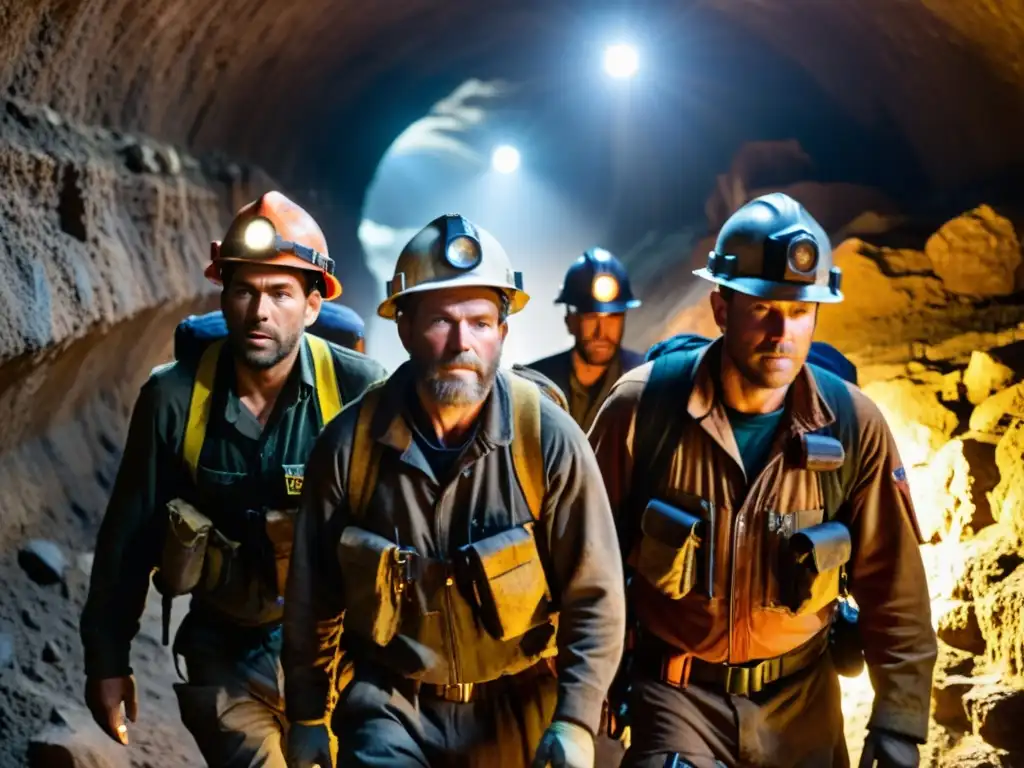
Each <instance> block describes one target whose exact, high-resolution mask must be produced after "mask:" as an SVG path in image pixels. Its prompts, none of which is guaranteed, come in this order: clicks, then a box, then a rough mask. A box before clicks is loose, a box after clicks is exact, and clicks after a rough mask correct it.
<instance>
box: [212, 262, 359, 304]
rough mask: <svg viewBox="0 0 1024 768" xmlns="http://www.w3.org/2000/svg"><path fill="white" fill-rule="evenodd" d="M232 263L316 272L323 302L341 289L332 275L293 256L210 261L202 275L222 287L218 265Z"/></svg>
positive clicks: (333, 296) (331, 299)
mask: <svg viewBox="0 0 1024 768" xmlns="http://www.w3.org/2000/svg"><path fill="white" fill-rule="evenodd" d="M229 261H230V262H233V263H235V264H262V265H265V266H268V267H282V268H285V269H301V270H302V271H303V272H316V273H317V274H319V275H320V276H321V277H322V278H323V279H324V283H325V285H326V289H327V293H326V294H324V301H333V300H334V299H336V298H338V297H339V296H341V292H342V288H341V281H340V280H338V278H336V277H335V276H334V275H331V274H328V273H327V272H324V271H323V270H322V269H319V268H317V267H314V266H313V265H312V264H310V263H309V262H308V261H303V260H302V259H300V258H298V257H295V256H281V257H279V258H276V259H260V260H256V259H233V258H219V259H217V260H216V261H211V262H210V263H209V264H207V265H206V269H205V270H204V272H203V275H204V276H205V277H206V279H207V280H209V281H210V282H211V283H213V284H214V285H223V280H222V279H221V273H220V265H221V264H224V263H226V262H229Z"/></svg>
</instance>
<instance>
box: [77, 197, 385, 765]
mask: <svg viewBox="0 0 1024 768" xmlns="http://www.w3.org/2000/svg"><path fill="white" fill-rule="evenodd" d="M205 274H206V276H207V277H208V278H209V279H210V280H212V281H213V282H214V283H216V284H220V285H222V291H221V297H220V299H221V301H220V303H221V309H222V311H223V315H224V320H225V322H226V324H227V330H228V334H227V338H226V339H218V340H216V341H214V342H212V343H211V344H209V346H207V347H206V348H205V349H204V350H202V352H201V353H200V354H197V355H192V356H190V355H185V356H183V357H182V358H181V359H179V360H177V361H176V362H174V363H172V364H169V365H166V366H162V367H160V368H158V369H157V370H155V371H154V373H153V374H152V375H151V377H150V379H149V380H148V381H147V382H146V384H145V385H144V386H143V387H142V391H141V393H140V395H139V398H138V401H137V402H136V404H135V409H134V412H133V414H132V418H131V424H130V426H129V431H128V440H127V444H126V446H125V451H124V458H123V459H122V462H121V466H120V469H119V471H118V474H117V479H116V482H115V485H114V489H113V493H112V495H111V498H110V502H109V505H108V507H107V511H106V515H105V516H104V519H103V523H102V526H101V527H100V531H99V539H98V541H97V545H96V556H95V560H94V563H93V568H92V577H91V583H90V587H89V596H88V599H87V601H86V605H85V609H84V610H83V612H82V618H81V636H82V643H83V645H84V650H85V671H86V684H85V698H86V702H87V703H88V706H89V709H90V711H91V712H92V715H93V717H94V718H95V719H96V722H97V723H98V724H99V725H100V727H101V728H102V729H103V730H104V731H106V732H107V733H108V734H109V735H110V736H111V737H112V738H115V739H118V740H119V741H122V742H124V743H127V728H126V726H125V724H124V723H123V722H122V721H121V713H120V709H121V706H122V704H123V705H124V707H125V710H126V712H127V716H128V719H130V720H132V721H134V720H135V718H136V716H137V713H138V709H139V707H138V696H137V693H136V683H135V678H134V676H133V674H132V668H131V665H130V664H129V649H130V646H131V642H132V639H133V637H134V636H135V634H136V633H137V632H138V630H139V621H140V617H141V615H142V612H143V608H144V605H145V602H146V596H147V593H148V590H149V582H150V573H151V572H152V571H153V570H154V568H155V569H157V570H156V574H155V576H154V583H155V584H156V585H157V587H158V588H159V589H160V590H161V592H162V593H163V594H164V598H165V600H164V604H165V626H164V633H165V637H164V643H165V644H166V643H167V642H168V637H167V631H168V627H167V614H169V610H168V608H169V600H170V599H171V598H173V597H174V596H176V595H184V594H191V595H192V599H191V605H190V609H189V612H188V614H187V616H186V617H185V619H184V621H183V622H182V624H181V626H180V628H179V630H178V632H177V634H176V636H175V640H174V646H173V650H174V655H175V661H176V663H177V661H178V657H179V655H180V657H182V658H183V659H184V661H185V667H186V670H187V682H182V683H179V684H176V685H175V691H176V693H177V696H178V703H179V706H180V711H181V718H182V721H183V722H184V724H185V726H186V727H187V728H188V729H189V731H191V733H192V735H193V736H194V737H195V740H196V743H197V744H198V746H199V750H200V751H201V752H202V754H203V756H204V758H205V759H206V760H207V762H208V763H209V764H210V765H211V766H223V767H228V766H231V767H237V768H242V766H277V767H283V766H284V765H285V762H284V753H283V748H282V728H283V723H284V722H285V720H284V700H283V696H284V691H283V689H282V678H283V674H282V672H281V665H280V650H281V644H282V629H281V617H282V612H283V605H282V603H283V598H282V595H283V594H284V590H285V579H286V577H287V567H288V559H289V555H290V552H291V548H292V535H293V528H294V514H295V510H296V508H297V507H298V502H299V498H300V495H301V491H302V483H303V476H304V469H305V464H306V459H307V457H308V455H309V452H310V451H311V450H312V447H313V443H314V441H315V439H316V436H317V435H318V434H319V433H320V430H321V429H322V428H323V426H324V424H326V423H327V422H329V421H330V420H331V419H332V418H333V417H334V416H335V415H337V413H338V412H339V410H340V409H341V407H342V405H343V404H345V403H347V402H350V401H352V400H355V399H356V398H357V397H358V396H359V395H360V394H362V392H363V391H364V390H365V389H366V388H367V387H368V386H369V385H370V384H371V383H372V382H374V381H376V380H378V379H381V378H383V377H384V376H386V371H385V370H384V369H383V368H382V367H381V366H380V365H379V364H377V363H375V362H374V361H372V360H370V359H369V358H367V357H365V356H363V355H361V354H359V353H358V352H354V351H351V350H348V349H344V348H342V347H339V346H336V345H334V344H331V343H329V342H326V341H324V340H322V339H320V338H318V337H315V336H312V335H310V334H307V333H305V329H306V328H308V327H309V326H310V325H312V324H313V322H314V321H315V320H316V319H317V315H318V313H319V312H320V308H321V302H323V301H324V300H331V299H334V298H336V297H337V296H338V295H339V294H340V293H341V283H340V282H339V281H338V279H337V278H336V277H335V276H334V262H333V261H332V260H331V259H330V258H329V257H328V255H327V244H326V242H325V240H324V236H323V233H322V232H321V230H320V228H319V226H318V225H317V224H316V222H315V221H314V220H313V218H312V217H311V216H310V215H309V214H308V213H307V212H306V211H304V210H303V209H302V208H300V207H299V206H298V205H296V204H295V203H294V202H292V201H291V200H289V199H288V198H287V197H285V196H284V195H282V194H280V193H278V192H268V193H266V194H264V195H262V196H260V197H259V198H258V199H257V200H255V201H254V202H251V203H249V204H248V205H246V206H244V207H243V208H242V209H241V210H240V211H239V212H238V214H237V215H236V216H235V218H234V220H233V221H232V222H231V224H230V226H229V227H228V230H227V234H226V236H225V238H224V241H223V242H215V243H213V244H212V247H211V262H210V264H209V266H208V267H207V269H206V273H205ZM183 679H184V678H183Z"/></svg>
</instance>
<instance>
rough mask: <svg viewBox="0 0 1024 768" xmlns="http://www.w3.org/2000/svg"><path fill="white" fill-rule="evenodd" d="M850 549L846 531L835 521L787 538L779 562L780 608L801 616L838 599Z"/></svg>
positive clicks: (844, 527)
mask: <svg viewBox="0 0 1024 768" xmlns="http://www.w3.org/2000/svg"><path fill="white" fill-rule="evenodd" d="M852 549H853V547H852V543H851V541H850V531H849V529H848V528H847V527H846V526H845V525H843V524H842V523H840V522H836V521H831V522H828V523H821V524H820V525H815V526H812V527H810V528H804V529H802V530H799V531H797V532H796V533H794V534H793V535H792V536H790V537H789V539H788V540H787V541H786V542H785V545H784V552H783V553H782V557H781V558H780V567H781V569H782V573H781V574H780V588H781V590H782V594H781V602H782V604H783V605H785V606H786V607H787V608H788V609H789V610H790V611H792V612H793V614H794V615H796V616H800V615H804V614H808V613H816V612H817V611H819V610H821V609H822V608H824V607H825V606H826V605H828V604H830V603H831V602H833V601H834V600H835V599H836V598H837V597H839V578H840V573H841V570H842V566H844V565H846V563H848V562H849V561H850V554H851V552H852Z"/></svg>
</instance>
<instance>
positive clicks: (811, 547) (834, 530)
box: [790, 521, 853, 573]
mask: <svg viewBox="0 0 1024 768" xmlns="http://www.w3.org/2000/svg"><path fill="white" fill-rule="evenodd" d="M790 546H791V547H793V548H794V549H796V550H797V551H802V552H807V553H810V555H811V558H812V560H813V562H814V569H815V570H816V571H817V572H818V573H825V572H826V571H831V570H832V569H834V568H838V567H839V566H841V565H845V564H846V563H848V562H850V555H851V554H852V553H853V543H852V541H851V540H850V530H849V529H848V528H847V527H846V526H845V525H843V524H842V523H839V522H836V521H832V522H828V523H822V524H821V525H815V526H812V527H811V528H805V529H803V530H802V531H797V532H796V533H795V534H793V537H792V539H790Z"/></svg>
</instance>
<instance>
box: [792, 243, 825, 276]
mask: <svg viewBox="0 0 1024 768" xmlns="http://www.w3.org/2000/svg"><path fill="white" fill-rule="evenodd" d="M786 258H787V260H788V261H789V267H790V269H792V270H793V271H795V272H801V273H803V274H808V273H810V272H813V271H814V270H815V268H817V266H818V244H817V243H816V242H815V241H814V238H812V237H811V236H810V235H797V236H796V237H794V238H793V239H792V240H790V241H789V246H788V248H787V253H786Z"/></svg>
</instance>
